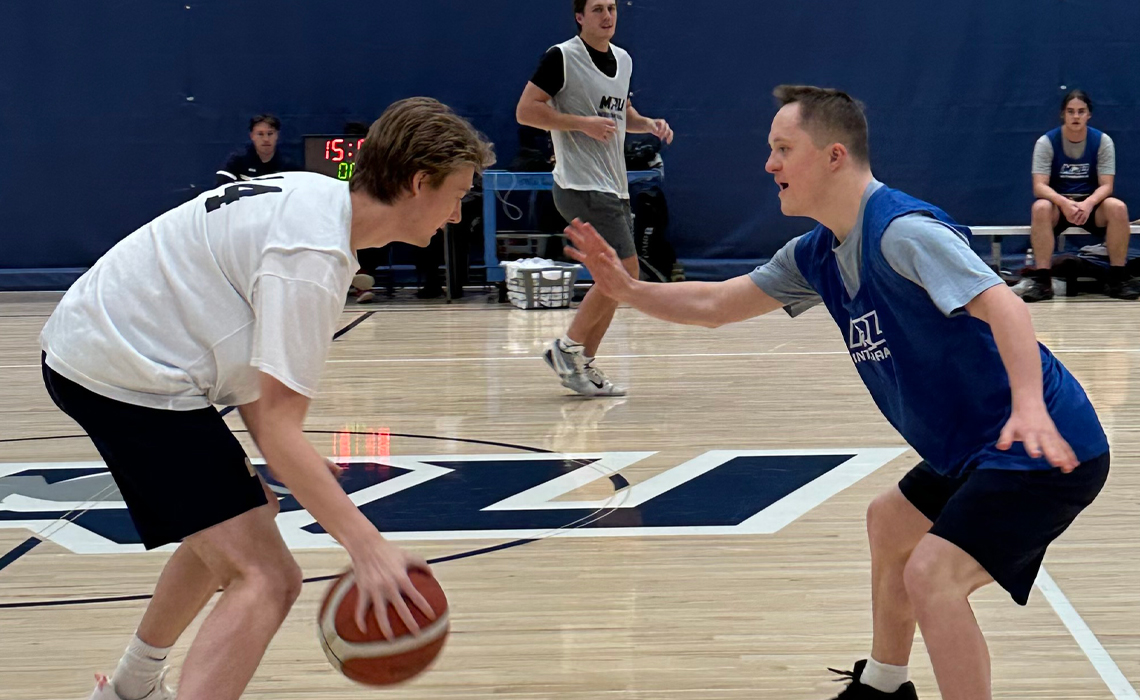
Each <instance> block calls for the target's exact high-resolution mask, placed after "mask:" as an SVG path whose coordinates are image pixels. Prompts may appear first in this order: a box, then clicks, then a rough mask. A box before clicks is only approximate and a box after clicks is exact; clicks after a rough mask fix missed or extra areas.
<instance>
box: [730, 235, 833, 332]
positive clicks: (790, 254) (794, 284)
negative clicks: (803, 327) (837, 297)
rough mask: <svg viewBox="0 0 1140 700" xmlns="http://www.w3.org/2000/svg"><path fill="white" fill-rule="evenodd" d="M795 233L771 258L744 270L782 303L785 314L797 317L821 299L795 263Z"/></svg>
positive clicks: (798, 237)
mask: <svg viewBox="0 0 1140 700" xmlns="http://www.w3.org/2000/svg"><path fill="white" fill-rule="evenodd" d="M801 238H803V236H796V237H795V238H793V239H792V240H790V241H788V242H787V243H786V244H784V247H783V248H780V250H779V251H777V253H776V254H775V255H773V256H772V259H771V260H769V261H768V262H766V263H764V264H763V265H761V266H760V267H758V268H756V269H755V270H753V271H752V272H750V273H748V277H749V278H750V279H751V280H752V282H753V284H755V285H756V286H757V287H759V288H760V291H762V292H764V293H765V294H767V295H768V296H770V297H772V298H773V299H775V300H776V301H778V302H780V303H781V304H783V305H784V311H787V312H788V315H789V316H792V317H795V316H799V315H800V314H802V313H803V312H805V311H807V310H808V309H810V308H811V307H813V306H815V305H816V304H819V303H820V302H822V301H823V299H821V298H820V296H819V293H818V292H816V291H815V288H814V287H812V286H811V285H810V284H808V281H807V280H806V279H804V276H803V275H802V274H801V273H800V268H799V266H798V265H796V255H795V253H796V243H798V242H799V240H800V239H801Z"/></svg>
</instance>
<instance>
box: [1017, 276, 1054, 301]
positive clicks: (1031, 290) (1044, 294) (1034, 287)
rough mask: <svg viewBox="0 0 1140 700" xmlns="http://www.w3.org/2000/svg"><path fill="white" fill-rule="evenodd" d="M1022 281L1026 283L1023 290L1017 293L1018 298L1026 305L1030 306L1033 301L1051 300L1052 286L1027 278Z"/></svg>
mask: <svg viewBox="0 0 1140 700" xmlns="http://www.w3.org/2000/svg"><path fill="white" fill-rule="evenodd" d="M1024 281H1026V282H1028V283H1029V284H1027V285H1026V286H1025V287H1024V288H1022V289H1021V290H1020V291H1019V292H1018V296H1020V297H1021V300H1022V301H1024V302H1025V303H1026V304H1032V303H1033V302H1035V301H1049V300H1050V299H1052V298H1053V284H1052V282H1050V283H1049V284H1045V283H1044V282H1042V281H1041V280H1035V279H1033V278H1029V277H1027V278H1026V279H1025V280H1024Z"/></svg>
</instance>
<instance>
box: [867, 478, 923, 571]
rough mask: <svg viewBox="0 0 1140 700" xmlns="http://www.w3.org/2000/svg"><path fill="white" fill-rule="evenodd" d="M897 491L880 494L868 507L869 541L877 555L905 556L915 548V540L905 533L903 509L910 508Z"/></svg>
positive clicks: (904, 498)
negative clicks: (892, 554)
mask: <svg viewBox="0 0 1140 700" xmlns="http://www.w3.org/2000/svg"><path fill="white" fill-rule="evenodd" d="M909 506H910V504H909V502H907V501H906V497H905V496H903V495H902V494H901V493H899V492H898V491H897V490H890V491H886V492H884V493H881V494H879V495H878V496H877V497H876V498H875V499H874V500H872V501H871V504H870V505H869V506H867V539H868V541H869V542H870V544H871V549H872V550H873V552H874V553H875V554H877V555H878V554H891V553H894V554H904V553H907V552H909V551H910V550H911V549H912V548H913V547H914V538H912V537H908V536H907V533H906V532H905V530H906V527H905V519H904V518H903V517H902V516H903V513H902V508H903V507H909Z"/></svg>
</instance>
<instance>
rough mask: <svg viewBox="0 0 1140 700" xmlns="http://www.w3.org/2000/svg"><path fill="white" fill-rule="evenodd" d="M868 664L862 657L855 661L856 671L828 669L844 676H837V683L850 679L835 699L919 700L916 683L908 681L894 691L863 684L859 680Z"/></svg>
mask: <svg viewBox="0 0 1140 700" xmlns="http://www.w3.org/2000/svg"><path fill="white" fill-rule="evenodd" d="M866 665H867V660H866V659H862V660H860V661H856V662H855V670H854V671H839V670H836V669H834V668H829V669H827V670H828V671H831V672H832V673H838V674H839V675H840V676H843V677H842V678H836V679H835V681H836V682H837V683H842V682H843V681H845V680H846V681H848V684H847V687H846V688H844V689H843V692H842V693H840V694H839V695H836V696H835V700H885V699H886V698H890V699H891V700H918V693H916V692H915V690H914V683H911V682H910V681H907V682H906V683H903V684H902V685H900V686H899V689H898V690H896V691H895V692H893V693H884V692H883V691H881V690H875V689H874V688H872V687H871V686H869V685H863V684H862V683H860V682H859V676H861V675H863V668H864V667H865V666H866Z"/></svg>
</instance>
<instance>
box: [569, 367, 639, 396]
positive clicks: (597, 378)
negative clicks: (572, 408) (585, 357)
mask: <svg viewBox="0 0 1140 700" xmlns="http://www.w3.org/2000/svg"><path fill="white" fill-rule="evenodd" d="M578 377H581V378H582V379H584V380H585V381H576V382H575V386H570V384H567V383H565V382H563V385H564V386H566V387H567V388H569V389H573V390H574V391H576V392H578V393H579V394H582V395H584V396H625V387H622V386H618V385H617V384H614V383H613V382H612V381H610V378H609V377H607V376H606V374H605V372H603V371H602V370H600V369H598V368H597V367H595V366H594V361H593V360H590V361H589V362H587V363H586V364H585V366H583V367H582V373H581V374H578V375H575V377H574V378H575V380H577V378H578Z"/></svg>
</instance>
